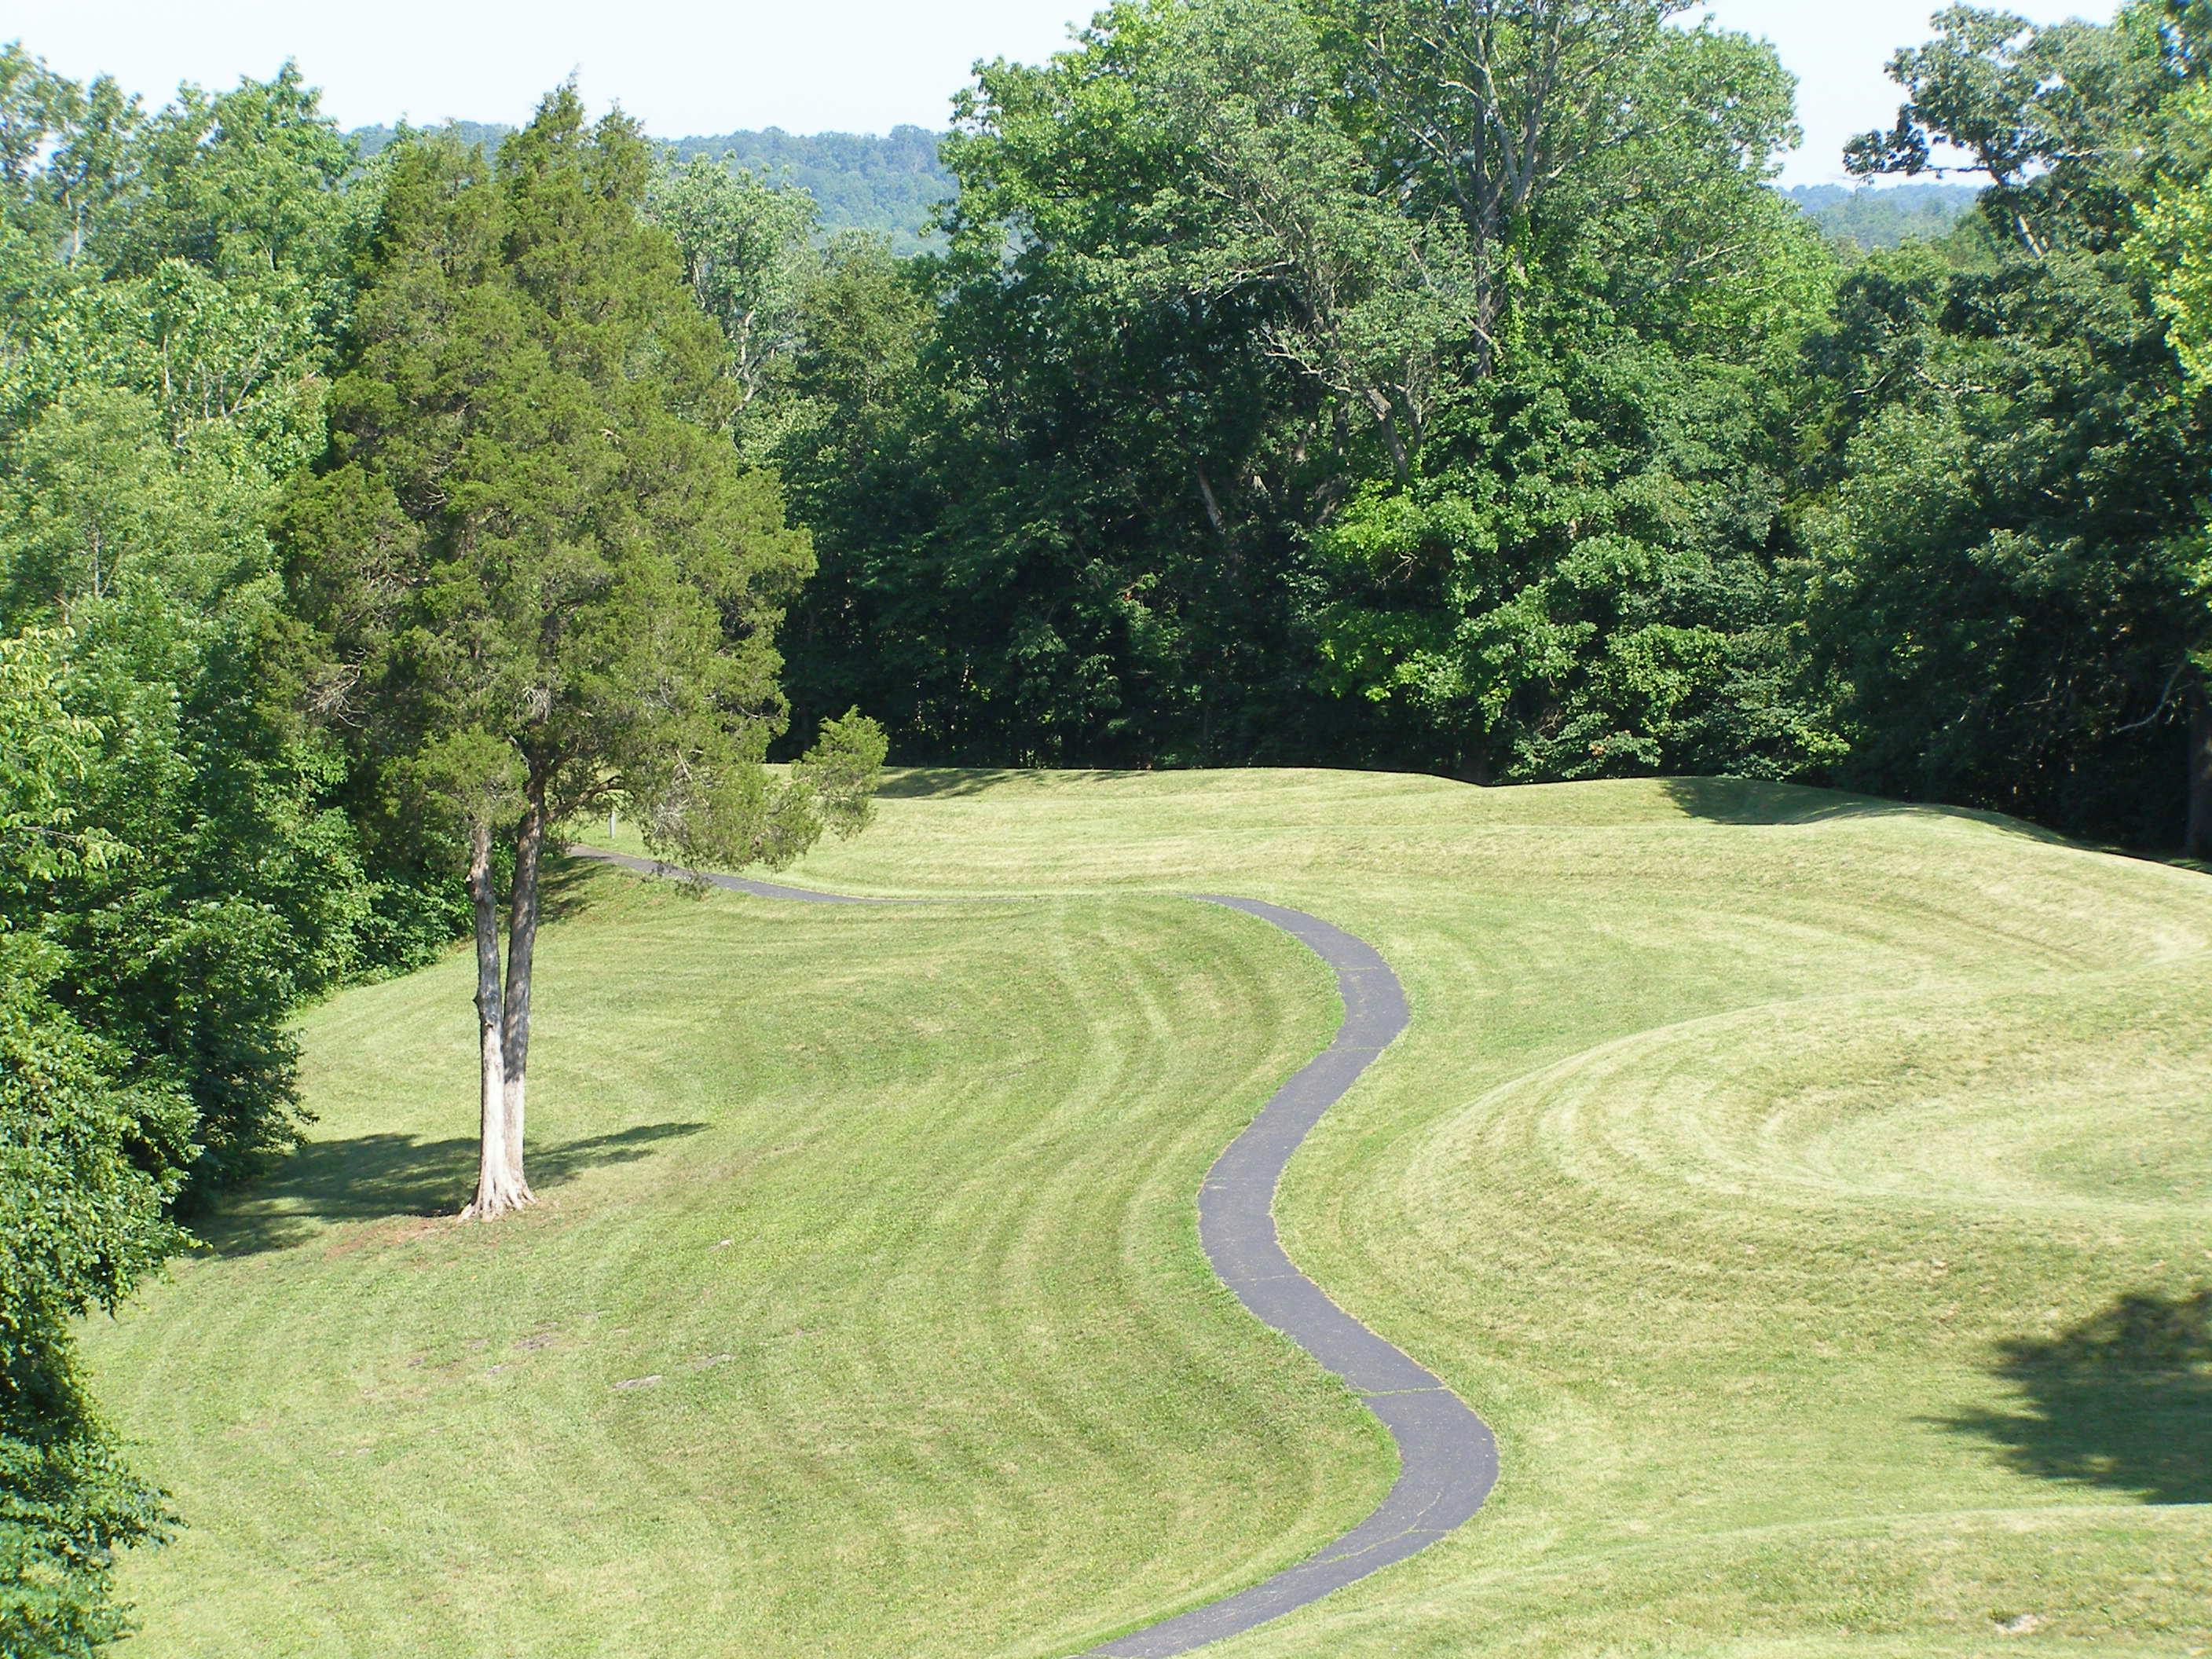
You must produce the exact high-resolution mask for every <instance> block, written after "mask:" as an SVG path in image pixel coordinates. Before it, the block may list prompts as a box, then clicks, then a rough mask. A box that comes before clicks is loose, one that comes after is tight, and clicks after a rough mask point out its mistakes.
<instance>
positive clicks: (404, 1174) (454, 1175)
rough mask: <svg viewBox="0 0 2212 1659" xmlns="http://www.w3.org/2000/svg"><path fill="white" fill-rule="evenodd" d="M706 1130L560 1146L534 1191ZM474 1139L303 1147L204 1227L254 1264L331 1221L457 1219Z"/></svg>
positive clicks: (539, 1160) (547, 1157)
mask: <svg viewBox="0 0 2212 1659" xmlns="http://www.w3.org/2000/svg"><path fill="white" fill-rule="evenodd" d="M705 1127H707V1126H706V1125H705V1124H703V1123H647V1124H641V1125H640V1126H638V1127H636V1128H634V1129H623V1130H618V1131H617V1132H616V1133H612V1134H604V1135H592V1136H589V1137H587V1138H586V1139H582V1140H568V1141H562V1142H560V1143H558V1144H556V1145H555V1146H548V1147H545V1148H544V1150H542V1151H538V1150H533V1151H532V1152H531V1154H530V1184H531V1185H532V1187H534V1188H537V1189H538V1191H539V1192H541V1193H542V1192H544V1191H546V1190H548V1189H549V1188H554V1187H558V1186H561V1185H562V1184H563V1183H564V1182H570V1181H574V1179H575V1178H576V1177H577V1176H580V1175H581V1174H582V1173H583V1172H584V1171H585V1170H590V1169H596V1168H599V1167H600V1166H602V1165H606V1164H634V1163H635V1162H636V1161H637V1160H638V1159H640V1158H648V1157H650V1156H652V1153H653V1148H654V1147H655V1146H658V1145H659V1143H661V1142H662V1141H665V1140H674V1139H679V1138H681V1137H683V1136H685V1135H695V1134H697V1133H699V1132H700V1131H701V1130H702V1129H704V1128H705ZM476 1170H477V1143H476V1139H475V1138H474V1137H473V1136H456V1137H454V1138H453V1139H447V1140H423V1139H417V1138H416V1136H414V1135H404V1134H368V1135H353V1136H349V1137H348V1138H346V1139H342V1140H310V1141H308V1142H307V1144H306V1145H304V1146H301V1148H300V1150H299V1151H298V1152H295V1153H293V1154H292V1156H291V1157H289V1158H286V1159H285V1160H284V1161H283V1163H282V1164H278V1165H277V1166H276V1168H275V1169H274V1170H271V1171H270V1174H269V1176H268V1177H267V1178H266V1179H265V1180H264V1181H263V1182H260V1184H259V1185H258V1186H256V1187H254V1188H252V1189H251V1190H250V1191H248V1192H247V1193H246V1194H242V1195H241V1196H240V1198H238V1199H237V1200H234V1201H233V1202H232V1203H230V1204H228V1205H226V1206H223V1208H222V1212H220V1213H219V1214H217V1215H216V1216H214V1217H212V1218H210V1220H209V1221H208V1223H207V1224H206V1225H204V1227H203V1228H202V1230H201V1234H202V1237H204V1238H205V1239H206V1240H207V1242H208V1243H209V1244H210V1245H211V1246H213V1247H214V1249H216V1252H217V1253H218V1254H219V1255H258V1254H260V1253H261V1252H263V1251H265V1250H281V1249H285V1248H286V1247H287V1246H289V1245H292V1244H296V1243H299V1242H300V1241H301V1239H303V1238H306V1237H308V1236H309V1235H310V1234H312V1233H313V1231H315V1229H316V1227H317V1226H318V1225H320V1224H324V1223H328V1222H333V1221H382V1220H388V1219H391V1218H399V1217H409V1216H450V1215H453V1214H457V1213H458V1212H459V1210H460V1208H461V1206H463V1205H464V1204H465V1203H467V1202H468V1200H469V1194H470V1193H471V1191H472V1190H473V1189H474V1188H475V1184H476Z"/></svg>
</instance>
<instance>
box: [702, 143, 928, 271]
mask: <svg viewBox="0 0 2212 1659" xmlns="http://www.w3.org/2000/svg"><path fill="white" fill-rule="evenodd" d="M938 140H939V135H938V134H936V133H934V132H931V131H927V130H926V129H924V128H921V127H915V126H901V127H893V128H892V129H891V130H890V133H889V134H888V135H879V134H877V133H872V132H815V133H795V132H786V131H783V130H782V129H781V128H780V127H769V129H767V130H766V131H762V132H726V133H722V134H720V135H719V136H715V137H701V138H678V140H676V142H675V145H674V149H675V150H676V153H677V154H678V155H680V156H682V157H684V159H685V160H687V161H688V160H690V158H691V157H692V156H695V155H725V154H733V155H736V157H737V159H738V161H739V162H740V163H741V164H743V165H744V166H745V167H752V168H755V169H757V170H758V171H760V172H763V173H767V174H769V177H771V178H777V177H781V178H787V179H790V181H791V182H792V183H793V184H795V185H805V187H806V189H807V190H808V191H811V192H812V194H813V197H814V199H815V201H816V202H817V204H819V205H820V207H821V209H822V228H823V229H824V230H826V231H829V232H831V233H832V234H835V233H836V232H837V231H841V230H868V231H876V232H878V233H880V234H883V235H885V236H888V237H890V240H891V249H892V251H893V252H897V253H910V252H914V251H915V250H916V249H917V248H920V247H921V246H924V245H925V244H926V242H927V240H929V239H928V237H927V234H926V233H927V230H928V227H929V222H930V216H931V214H932V212H933V210H934V209H935V208H936V206H937V204H939V202H943V201H945V200H948V199H950V198H951V197H952V196H953V194H954V193H955V192H956V190H957V186H956V185H954V183H953V181H952V175H951V173H947V172H946V171H945V168H944V167H943V165H942V164H941V163H940V162H939V161H938V159H937V145H938Z"/></svg>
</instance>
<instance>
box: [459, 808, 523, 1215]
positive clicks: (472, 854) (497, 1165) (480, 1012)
mask: <svg viewBox="0 0 2212 1659" xmlns="http://www.w3.org/2000/svg"><path fill="white" fill-rule="evenodd" d="M469 898H470V901H471V904H472V906H473V908H474V909H475V912H476V935H477V1054H478V1061H479V1073H478V1093H479V1095H480V1097H481V1099H480V1105H481V1109H482V1113H483V1127H482V1130H481V1139H480V1140H479V1142H478V1146H477V1195H476V1197H475V1199H474V1200H471V1203H470V1205H469V1207H468V1208H467V1209H465V1210H464V1211H462V1212H461V1218H462V1219H464V1220H474V1221H489V1220H492V1219H494V1218H496V1217H499V1216H502V1215H505V1214H506V1213H507V1212H508V1211H509V1210H512V1209H513V1208H515V1207H516V1206H517V1205H519V1204H521V1203H525V1202H527V1201H528V1194H527V1193H524V1194H520V1195H518V1194H516V1192H515V1189H514V1183H513V1177H512V1175H511V1173H510V1166H509V1159H508V1157H507V1099H506V1092H507V1091H506V1081H507V1064H506V1051H505V1048H504V1038H503V1036H502V1032H501V1013H502V1012H503V1011H502V1008H501V999H500V990H499V900H498V897H497V896H496V895H495V894H494V893H493V891H492V887H491V824H490V823H489V820H486V821H483V822H480V823H477V825H476V827H475V830H474V836H473V839H472V842H471V845H470V848H469Z"/></svg>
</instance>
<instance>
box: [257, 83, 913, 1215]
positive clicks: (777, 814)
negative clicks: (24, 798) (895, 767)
mask: <svg viewBox="0 0 2212 1659" xmlns="http://www.w3.org/2000/svg"><path fill="white" fill-rule="evenodd" d="M651 161H652V158H651V155H650V152H649V151H648V149H647V145H646V143H645V142H644V140H643V138H642V137H641V135H640V133H639V131H638V130H637V127H636V125H635V123H633V122H632V121H630V120H629V118H626V117H624V116H623V115H621V114H619V113H616V114H611V115H610V116H608V117H607V118H605V119H604V120H602V121H600V122H599V124H598V125H596V126H591V127H587V126H586V124H585V121H584V118H583V112H582V106H581V103H580V100H579V99H578V97H577V94H576V91H575V88H574V86H573V85H570V86H564V87H562V88H561V89H559V90H558V91H556V92H555V93H553V94H550V96H548V98H547V99H546V100H545V101H544V105H543V106H541V107H540V109H539V111H538V115H537V117H536V118H535V119H533V120H532V123H531V124H530V125H529V126H528V127H527V128H526V129H525V130H524V131H521V132H520V133H518V134H516V135H515V136H513V137H511V138H509V139H508V140H507V142H506V143H504V144H502V145H501V149H500V151H499V155H498V157H497V160H496V161H495V162H494V161H488V160H487V159H486V157H485V156H484V155H483V153H482V151H481V150H478V149H471V148H465V147H464V146H462V145H461V144H460V143H459V142H458V141H456V140H455V139H454V138H453V137H451V136H443V137H439V136H431V137H417V138H415V139H413V140H410V142H408V143H404V144H402V145H401V146H399V147H398V149H396V150H395V151H394V152H393V154H392V155H391V157H390V160H389V166H390V173H389V178H388V181H387V185H386V194H385V197H384V204H383V210H382V217H381V221H380V223H379V225H378V227H377V228H376V231H375V234H374V240H373V244H372V246H371V251H370V253H369V255H368V267H367V270H366V271H365V274H364V277H363V283H362V293H361V298H360V301H359V305H358V308H357V311H356V320H355V326H354V330H353V335H352V349H351V355H350V357H349V361H348V362H347V364H346V366H345V370H344V373H343V375H342V376H341V378H340V379H339V380H338V382H337V386H336V387H335V388H334V391H333V394H332V418H331V451H330V454H329V456H328V458H327V460H326V462H325V465H324V466H323V468H322V469H321V471H320V472H319V476H318V477H316V478H315V479H314V480H313V482H312V483H310V484H308V485H307V486H306V487H304V488H303V489H301V491H300V492H299V493H298V495H297V496H296V497H295V501H294V502H293V504H292V507H291V509H290V511H289V514H288V534H289V538H290V540H291V544H292V547H293V551H294V556H293V561H292V566H291V570H292V591H293V592H294V595H295V599H296V601H297V602H298V604H299V605H300V606H301V609H302V611H303V612H304V614H306V615H307V616H309V617H312V618H313V619H315V621H316V622H317V623H319V625H320V627H321V629H323V630H324V633H325V636H326V638H327V641H328V643H329V647H330V649H331V659H330V664H329V668H328V671H327V672H326V673H325V675H324V676H323V677H322V678H321V680H320V682H319V692H320V700H321V702H322V705H323V707H324V708H325V710H326V711H327V712H331V713H333V714H343V716H344V719H345V720H346V721H347V722H348V723H349V724H350V725H351V726H352V727H353V729H355V730H356V732H358V733H359V735H360V741H361V743H362V758H363V760H364V761H365V762H366V763H368V765H369V766H370V767H372V768H373V769H375V770H376V772H377V773H378V774H379V775H380V777H381V778H382V780H383V781H384V787H385V788H386V791H387V792H388V793H392V794H393V795H395V796H397V797H399V798H403V799H408V800H410V801H413V802H416V803H418V804H419V805H422V806H423V807H426V808H428V809H430V810H432V811H435V812H436V813H437V814H438V815H439V816H440V817H441V819H442V821H443V822H445V823H447V824H448V825H449V826H450V827H451V829H452V830H453V839H454V842H455V845H456V847H457V849H463V850H465V862H466V867H467V878H468V885H469V891H470V895H471V908H472V914H473V915H474V921H475V936H476V946H477V968H478V974H477V1016H478V1022H479V1036H480V1071H481V1078H482V1085H483V1086H482V1097H481V1103H480V1109H481V1117H482V1142H481V1158H480V1160H479V1168H478V1176H477V1193H476V1197H475V1199H474V1200H473V1201H472V1203H471V1205H470V1206H469V1209H468V1212H467V1213H469V1214H471V1215H472V1216H476V1217H479V1218H491V1217H495V1216H498V1215H500V1214H502V1213H504V1212H507V1211H508V1210H510V1209H512V1208H513V1207H515V1206H518V1205H521V1204H526V1203H528V1202H529V1201H530V1200H531V1193H530V1188H529V1183H528V1182H527V1180H526V1176H525V1174H524V1166H523V1135H524V1127H525V1102H526V1081H527V1077H528V1065H529V1052H530V1030H531V1023H530V1009H531V992H532V968H533V962H534V951H535V947H536V943H537V937H538V918H539V889H540V879H541V878H540V869H541V860H542V857H543V854H544V848H545V842H546V837H547V836H548V834H549V833H550V832H551V831H552V830H553V829H554V828H555V827H556V825H557V824H559V823H561V822H562V821H563V820H564V819H567V818H569V817H577V816H580V815H582V814H585V813H586V812H593V811H601V810H604V809H605V806H606V805H608V804H609V803H610V802H611V801H617V800H619V801H621V802H623V804H624V805H626V806H627V808H628V811H629V814H630V816H631V817H634V818H635V820H636V821H637V822H638V823H640V824H641V826H642V828H643V829H644V831H645V835H646V838H647V843H648V844H649V845H651V846H652V847H653V848H655V849H656V850H667V851H670V852H675V853H681V854H684V855H686V856H688V857H690V858H691V859H693V860H701V861H716V862H721V863H725V864H732V863H734V864H742V863H747V862H751V861H754V860H761V861H765V862H768V863H770V864H776V863H781V862H785V861H787V860H790V859H792V858H793V857H796V856H797V855H798V854H799V853H800V852H801V851H803V850H804V849H805V848H806V847H807V846H808V845H810V844H811V842H813V840H814V839H815V838H816V837H817V836H818V835H820V834H821V833H822V831H823V829H824V828H825V827H828V828H833V829H838V830H841V831H843V832H846V833H850V832H851V831H853V830H854V829H858V828H859V827H860V824H861V823H863V822H864V821H865V819H866V813H867V801H868V797H869V792H870V788H871V786H872V781H873V779H874V776H875V775H876V772H877V769H878V767H879V765H880V763H881V762H882V758H883V752H884V749H883V740H882V737H881V734H880V733H879V732H877V731H876V729H875V727H874V726H872V724H871V723H870V722H868V721H866V720H862V719H860V718H859V717H857V716H854V717H848V718H847V719H844V720H837V721H832V722H826V723H825V724H824V727H823V734H822V738H821V740H820V742H819V743H818V744H817V746H816V748H815V749H814V750H812V751H811V752H810V753H809V755H808V756H807V757H805V759H804V760H802V761H801V762H800V763H798V764H797V765H795V766H794V767H793V769H791V771H790V773H789V774H788V775H787V777H786V778H785V779H784V781H781V783H780V784H778V783H775V782H772V781H771V780H770V778H769V775H768V774H767V772H766V770H765V769H764V768H763V764H762V763H763V758H764V757H765V754H766V751H767V747H768V744H769V742H770V741H771V740H772V739H773V738H775V737H776V736H778V735H780V734H781V732H782V731H783V730H784V727H785V724H786V718H787V717H786V707H785V702H784V699H783V696H782V694H781V690H779V688H778V685H777V674H778V671H779V669H780V667H781V659H780V658H779V656H778V653H777V651H776V648H775V637H774V635H775V625H776V623H777V621H778V620H779V618H780V617H781V612H782V608H783V606H784V605H785V603H786V602H787V600H788V599H789V598H790V596H791V595H792V594H793V592H794V591H795V590H796V589H797V587H798V586H799V583H800V581H802V580H804V579H805V575H806V574H807V573H808V571H809V570H810V569H811V568H812V562H813V561H812V556H811V549H810V546H809V544H808V541H807V538H806V537H805V533H804V532H800V531H797V530H793V529H792V528H790V527H788V526H787V524H786V523H785V520H784V513H783V505H782V500H781V494H780V492H779V489H778V487H777V484H776V481H775V478H774V477H773V476H772V475H769V474H768V473H765V472H762V471H755V470H751V469H750V468H748V467H747V466H746V465H744V462H743V461H742V459H740V457H739V456H738V453H737V452H736V450H735V448H734V447H733V446H732V441H731V437H730V431H729V428H730V422H731V419H732V412H733V409H734V406H735V404H736V402H737V400H738V397H739V396H740V395H741V390H742V388H741V384H740V382H739V380H738V378H737V377H736V376H735V375H733V374H732V372H731V364H730V359H729V356H728V353H727V349H726V344H725V342H724V340H723V338H722V337H721V335H720V331H718V330H717V329H716V327H715V325H714V322H713V321H712V320H710V319H708V317H707V316H706V315H705V314H704V313H702V311H701V310H700V308H699V307H698V306H697V304H696V303H695V301H694V299H693V295H692V293H691V291H690V289H689V288H687V286H686V283H685V280H684V270H683V267H682V265H681V264H680V263H679V260H678V252H677V249H676V246H675V245H674V243H673V242H672V241H671V239H670V238H669V237H668V236H667V235H666V234H665V233H663V232H662V231H660V230H659V229H657V228H654V227H653V226H652V225H650V224H648V223H647V222H646V221H645V219H644V218H643V216H642V215H641V207H642V204H643V202H644V199H645V192H646V188H647V180H648V178H649V175H650V172H651ZM502 837H503V838H504V839H506V841H507V842H508V844H509V846H510V848H511V851H512V857H513V864H512V879H511V884H510V886H509V889H508V891H507V947H506V963H505V968H504V975H503V977H502V972H501V961H500V941H499V937H498V927H497V920H498V919H497V902H496V901H497V895H496V894H495V887H494V879H495V869H494V843H495V840H498V839H501V838H502Z"/></svg>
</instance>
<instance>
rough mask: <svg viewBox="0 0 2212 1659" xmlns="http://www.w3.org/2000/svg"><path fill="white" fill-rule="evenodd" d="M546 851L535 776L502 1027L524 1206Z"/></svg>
mask: <svg viewBox="0 0 2212 1659" xmlns="http://www.w3.org/2000/svg"><path fill="white" fill-rule="evenodd" d="M544 850H545V786H544V784H543V783H542V782H540V781H538V780H536V779H534V778H533V779H532V781H531V784H530V789H529V805H527V806H526V807H525V809H524V811H523V814H522V827H521V828H520V829H518V830H517V831H516V832H515V837H514V892H513V896H512V897H511V899H510V900H509V902H508V909H507V1001H506V1006H505V1007H504V1008H503V1009H502V1011H501V1012H502V1024H501V1059H502V1060H503V1061H504V1064H505V1079H504V1083H505V1087H504V1090H503V1093H504V1101H505V1107H506V1124H505V1132H504V1135H503V1139H504V1140H505V1143H506V1148H507V1175H508V1178H509V1179H510V1180H511V1181H512V1182H513V1185H514V1188H515V1190H516V1191H517V1192H519V1193H520V1194H521V1201H522V1202H523V1203H525V1204H529V1203H534V1202H535V1201H536V1195H535V1194H532V1192H531V1190H530V1182H528V1181H527V1180H526V1178H525V1177H524V1176H523V1173H522V1128H523V1119H524V1103H525V1097H526V1093H527V1091H528V1089H529V1085H530V975H531V968H532V961H533V958H535V957H536V956H537V954H538V860H539V856H540V854H543V853H544Z"/></svg>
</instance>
